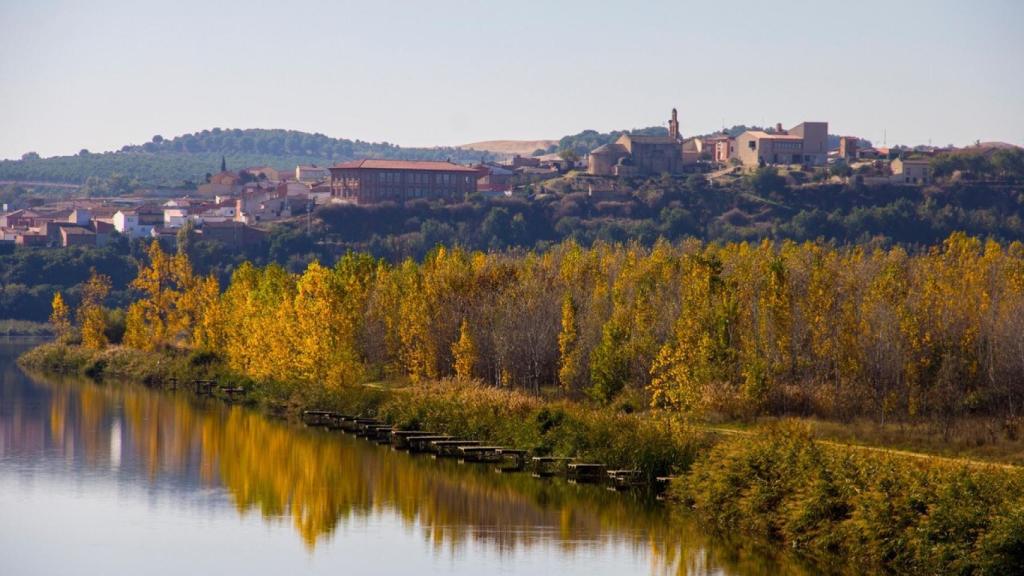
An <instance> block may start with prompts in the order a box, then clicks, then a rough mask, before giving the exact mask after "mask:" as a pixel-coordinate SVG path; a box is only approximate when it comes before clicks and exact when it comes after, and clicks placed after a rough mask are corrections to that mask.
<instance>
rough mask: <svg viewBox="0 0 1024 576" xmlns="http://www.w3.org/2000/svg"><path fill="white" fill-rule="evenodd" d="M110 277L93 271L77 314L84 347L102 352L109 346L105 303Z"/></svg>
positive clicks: (84, 287)
mask: <svg viewBox="0 0 1024 576" xmlns="http://www.w3.org/2000/svg"><path fill="white" fill-rule="evenodd" d="M110 285H111V284H110V277H109V276H106V275H104V274H98V273H97V272H96V270H95V269H93V270H92V271H91V272H90V274H89V280H87V281H86V283H85V285H84V286H83V288H82V301H81V303H80V304H79V305H78V311H77V313H76V316H77V320H78V326H79V330H80V331H81V333H82V346H84V347H86V348H89V349H91V350H102V349H103V348H106V346H107V343H108V342H107V334H106V330H107V321H106V313H105V312H104V310H103V301H104V299H106V297H107V294H109V293H110Z"/></svg>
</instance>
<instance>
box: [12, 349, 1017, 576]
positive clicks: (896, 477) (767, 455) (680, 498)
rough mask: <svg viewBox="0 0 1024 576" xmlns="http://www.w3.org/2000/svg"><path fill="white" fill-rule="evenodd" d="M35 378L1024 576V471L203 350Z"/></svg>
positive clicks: (892, 567)
mask: <svg viewBox="0 0 1024 576" xmlns="http://www.w3.org/2000/svg"><path fill="white" fill-rule="evenodd" d="M19 362H20V363H21V364H22V365H23V366H25V367H26V368H28V369H35V370H43V371H52V372H64V373H69V372H70V373H77V374H82V375H86V376H89V377H91V378H95V379H104V378H107V379H116V378H130V379H133V380H138V381H142V382H144V383H147V384H149V385H151V386H159V385H161V384H162V383H165V382H167V381H169V379H170V378H178V379H179V381H186V380H189V379H217V380H219V381H221V382H229V383H231V384H232V385H241V386H243V387H245V388H247V389H248V390H249V391H250V393H249V394H248V397H249V401H250V402H252V403H254V404H257V405H258V406H260V407H261V408H263V409H266V410H268V411H270V412H273V413H276V414H296V413H298V412H299V411H301V410H302V409H306V408H325V409H332V410H338V411H341V412H345V413H363V414H374V415H376V416H377V417H380V418H382V419H385V420H387V421H389V422H392V423H394V424H396V425H398V426H400V427H403V428H423V429H431V430H438V431H444V432H446V433H449V434H453V435H459V436H466V437H472V438H476V439H480V440H485V441H488V442H494V443H496V444H505V445H511V446H516V447H522V448H529V449H531V450H533V451H535V453H538V454H551V455H558V456H575V457H578V458H581V459H585V460H592V461H598V462H603V463H606V464H609V465H611V466H616V467H630V468H638V469H641V470H643V471H644V473H645V474H646V475H647V476H648V477H652V478H653V477H654V476H657V475H663V474H676V475H677V480H676V481H675V482H673V485H672V488H671V490H670V494H671V496H672V499H671V502H672V504H671V505H673V506H675V507H677V508H678V509H679V510H680V511H686V512H685V513H695V514H697V515H699V516H701V517H702V518H703V519H704V520H705V521H706V525H707V526H709V527H712V528H713V529H714V530H715V531H718V532H721V533H723V534H728V535H731V536H736V535H745V536H750V537H752V538H751V540H756V541H758V542H761V543H764V544H767V545H770V546H772V547H774V548H778V549H784V550H788V551H794V552H795V553H797V554H800V555H802V556H805V557H809V558H812V559H813V560H814V561H815V562H816V563H817V564H819V565H820V566H822V567H823V568H825V567H829V568H831V569H832V570H833V571H836V572H843V573H894V574H896V573H898V574H1024V473H1022V472H1021V471H1019V470H1017V469H1014V468H1012V467H1007V466H997V465H992V466H985V465H978V464H977V463H970V464H969V463H966V462H964V463H957V462H955V461H951V460H950V459H938V458H936V459H929V458H918V457H913V458H912V457H907V456H902V455H896V454H884V453H878V452H872V451H867V450H864V449H859V448H852V447H845V446H841V445H835V444H832V443H824V442H816V441H815V440H814V439H813V438H812V437H811V436H810V434H809V433H808V431H807V430H808V429H807V428H806V427H803V426H798V425H794V424H787V423H781V424H777V425H773V426H771V427H767V428H765V429H763V430H759V431H758V433H756V434H750V435H734V436H727V437H719V438H718V440H717V441H715V440H713V438H715V436H714V435H712V434H708V433H705V432H704V431H703V430H701V429H700V428H697V427H694V426H689V425H685V424H682V423H681V422H680V421H679V420H678V419H674V418H671V417H670V416H669V415H662V414H658V413H653V412H643V413H629V414H627V413H624V412H623V411H622V410H616V409H612V408H597V407H594V406H590V405H584V404H577V403H572V402H567V401H548V400H544V399H541V398H537V397H534V396H529V395H525V394H522V393H516V392H508V391H503V390H497V389H494V388H490V387H485V386H479V385H474V384H465V383H456V382H439V383H436V384H433V385H426V386H424V385H419V386H402V387H387V386H358V387H348V388H338V389H328V388H318V389H302V388H298V387H295V386H289V385H286V384H282V383H257V382H254V381H252V380H249V379H246V378H244V377H240V376H238V375H234V374H231V373H230V372H229V371H228V370H226V369H225V367H224V366H223V365H222V364H221V363H220V361H219V360H218V359H217V358H216V357H213V356H210V355H207V354H198V353H197V354H172V353H163V354H147V353H142V352H138V351H135V350H130V349H126V348H111V349H108V350H106V351H103V352H92V351H86V350H82V349H79V348H70V347H62V346H57V345H52V344H48V345H43V346H40V347H39V348H36V349H34V350H32V351H30V352H28V353H27V354H25V355H24V356H23V357H22V358H21V359H20V360H19Z"/></svg>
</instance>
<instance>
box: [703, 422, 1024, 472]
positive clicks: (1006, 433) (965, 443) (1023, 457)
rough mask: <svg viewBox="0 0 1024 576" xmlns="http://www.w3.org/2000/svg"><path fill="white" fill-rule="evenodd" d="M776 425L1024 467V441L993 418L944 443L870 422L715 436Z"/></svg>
mask: <svg viewBox="0 0 1024 576" xmlns="http://www.w3.org/2000/svg"><path fill="white" fill-rule="evenodd" d="M780 422H796V423H799V424H801V425H805V426H807V428H808V429H809V430H810V432H811V434H812V435H813V436H814V437H815V438H817V439H819V440H824V441H830V442H835V443H838V444H850V445H855V446H864V447H868V448H880V449H886V450H896V451H904V452H914V453H918V454H922V455H928V456H936V457H942V458H954V459H965V460H977V461H985V462H993V463H1000V464H1009V465H1014V466H1024V438H1022V437H1021V433H1020V432H1024V431H1020V432H1019V431H1018V429H1017V426H1015V425H1013V423H1012V422H1006V421H1003V420H1001V419H996V418H984V417H976V418H973V419H963V420H961V421H959V422H958V423H957V425H956V426H955V428H954V429H953V431H952V434H951V435H950V436H949V437H944V436H943V434H942V431H941V430H939V429H938V428H937V427H936V426H935V425H934V424H933V423H930V422H920V423H913V422H892V423H886V424H885V425H880V424H879V423H878V422H877V421H875V420H868V419H863V418H862V419H854V420H850V421H845V422H837V421H830V420H822V419H819V418H793V417H787V418H784V419H780V418H769V417H762V418H758V419H757V420H754V421H751V422H723V423H716V424H715V425H714V426H712V427H711V429H712V430H714V431H720V432H725V433H728V432H730V431H734V432H738V433H752V432H753V431H756V430H758V429H759V428H763V427H764V426H771V425H774V424H777V423H780Z"/></svg>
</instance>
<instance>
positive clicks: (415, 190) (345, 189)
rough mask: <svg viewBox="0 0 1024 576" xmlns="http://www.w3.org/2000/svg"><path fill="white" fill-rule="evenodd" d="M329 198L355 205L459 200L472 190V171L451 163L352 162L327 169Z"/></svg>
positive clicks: (474, 173) (474, 172)
mask: <svg viewBox="0 0 1024 576" xmlns="http://www.w3.org/2000/svg"><path fill="white" fill-rule="evenodd" d="M330 171H331V196H332V197H333V198H334V199H336V200H341V201H344V202H353V203H356V204H373V203H376V202H383V201H386V200H391V201H399V202H401V201H405V200H415V199H419V198H424V199H428V200H446V201H457V200H462V199H463V198H465V197H466V195H467V194H471V193H473V192H475V191H476V181H477V178H479V177H480V176H481V173H480V171H479V170H477V169H476V168H472V167H469V166H461V165H459V164H452V163H451V162H425V161H417V162H409V161H405V160H355V161H352V162H342V163H340V164H335V165H334V166H332V167H331V168H330Z"/></svg>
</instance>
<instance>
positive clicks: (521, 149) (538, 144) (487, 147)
mask: <svg viewBox="0 0 1024 576" xmlns="http://www.w3.org/2000/svg"><path fill="white" fill-rule="evenodd" d="M556 144H558V140H485V141H483V142H472V143H470V144H462V145H461V146H459V148H465V149H467V150H479V151H481V152H495V153H498V154H518V155H520V156H530V155H532V154H533V153H534V152H535V151H537V150H545V151H546V150H547V149H548V148H549V147H551V146H554V145H556Z"/></svg>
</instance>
